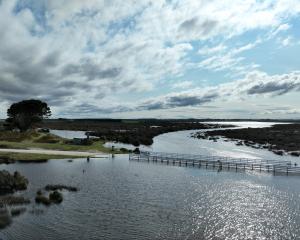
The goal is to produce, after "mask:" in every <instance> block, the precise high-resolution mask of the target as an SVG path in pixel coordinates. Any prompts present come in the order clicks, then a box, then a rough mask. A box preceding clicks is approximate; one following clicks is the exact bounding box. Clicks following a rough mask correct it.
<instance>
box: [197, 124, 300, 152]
mask: <svg viewBox="0 0 300 240" xmlns="http://www.w3.org/2000/svg"><path fill="white" fill-rule="evenodd" d="M299 133H300V124H275V125H274V126H271V127H264V128H249V127H248V128H238V129H223V130H213V131H206V132H197V133H195V134H194V135H193V136H192V137H194V138H198V139H205V140H211V141H214V142H217V141H218V140H219V139H223V141H226V142H228V141H232V142H235V143H236V145H237V146H248V147H252V148H255V149H266V150H269V151H271V152H273V153H274V154H277V155H280V156H283V155H291V156H295V157H300V134H299ZM224 138H225V139H224Z"/></svg>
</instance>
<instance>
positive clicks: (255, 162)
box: [129, 152, 300, 175]
mask: <svg viewBox="0 0 300 240" xmlns="http://www.w3.org/2000/svg"><path fill="white" fill-rule="evenodd" d="M129 160H136V161H148V162H150V161H152V162H161V163H167V164H173V165H175V164H178V165H179V166H182V165H185V166H188V165H189V166H193V167H199V168H200V167H205V168H208V167H210V168H215V169H218V170H223V169H236V170H238V169H243V170H256V171H266V172H272V173H273V174H287V175H289V174H299V175H300V167H297V166H294V165H292V164H291V161H281V160H265V159H249V158H231V157H221V156H205V155H192V154H177V153H162V152H140V153H139V154H135V153H132V154H130V155H129Z"/></svg>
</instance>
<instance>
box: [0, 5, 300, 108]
mask: <svg viewBox="0 0 300 240" xmlns="http://www.w3.org/2000/svg"><path fill="white" fill-rule="evenodd" d="M299 12H300V4H299V1H298V0H287V1H283V0H276V1H252V0H237V1H234V2H233V1H231V0H224V1H221V2H220V1H216V0H213V1H195V0H186V1H165V0H155V1H151V0H140V1H136V0H128V1H121V0H113V1H98V0H89V1H82V0H72V1H70V0H63V1H61V0H51V1H48V0H41V1H32V0H2V1H0V16H1V19H0V56H1V57H0V84H1V86H0V102H1V103H7V102H13V101H17V100H22V99H24V98H31V97H33V96H34V97H36V98H40V99H44V100H47V101H49V102H51V104H53V106H54V107H57V109H58V112H63V111H64V109H72V108H73V107H74V106H81V109H82V111H86V110H85V109H88V108H89V107H90V109H91V110H94V111H99V112H100V111H102V112H105V113H107V112H110V111H111V110H109V109H113V110H112V111H113V112H116V111H118V109H119V110H120V111H124V110H128V109H129V110H130V109H132V105H134V104H136V103H137V102H140V105H141V106H144V108H147V107H146V105H145V104H143V103H145V102H147V101H148V100H147V99H140V96H141V92H142V93H145V92H146V94H145V95H147V96H150V95H151V96H154V95H157V93H155V92H152V93H150V91H151V90H153V89H157V88H159V87H160V85H161V83H162V82H165V81H168V79H174V78H175V77H178V76H182V75H184V74H185V73H186V71H189V70H190V68H201V69H207V70H210V71H221V70H228V69H235V70H236V71H239V72H243V73H245V72H250V71H253V69H256V68H257V65H255V64H252V63H249V64H245V65H242V64H241V62H243V61H244V60H245V59H244V57H241V56H239V55H238V54H241V53H242V52H245V51H248V50H250V49H253V48H254V47H255V46H256V44H255V43H247V44H245V45H238V46H236V48H233V49H231V48H230V47H229V46H227V45H226V44H222V43H223V42H225V41H226V40H230V39H233V38H235V37H238V36H242V35H243V34H245V33H248V32H250V31H252V30H264V31H267V32H269V31H270V29H272V30H273V33H274V34H275V33H276V34H278V33H279V32H283V31H287V30H288V29H289V26H290V25H289V24H288V21H289V20H290V19H292V18H293V17H295V16H298V15H299ZM220 42H222V43H220ZM214 44H216V45H214ZM205 46H212V47H207V48H205ZM198 49H200V50H199V54H200V55H201V54H202V55H203V56H201V57H203V59H201V60H202V61H201V62H200V63H198V62H197V61H196V62H195V58H194V55H197V54H195V53H196V51H197V50H198ZM188 87H189V83H187V82H186V83H181V86H180V84H178V85H177V86H176V84H175V85H174V88H177V89H180V88H181V89H187V88H188ZM190 87H192V85H190ZM284 87H286V88H287V87H288V86H285V85H284V84H282V85H280V86H277V88H278V89H281V88H284ZM220 88H221V86H220V87H218V88H217V89H220ZM256 88H257V89H256ZM290 88H291V89H292V90H294V89H295V88H294V87H291V86H290ZM170 89H171V88H170ZM264 89H265V90H259V87H255V86H252V88H249V89H248V90H249V91H250V92H249V93H251V92H258V91H263V92H264V91H267V89H274V86H271V84H269V85H268V86H265V88H264ZM170 91H171V90H170ZM205 91H206V90H205V89H203V90H201V91H200V92H198V93H194V91H193V92H189V93H179V94H172V93H170V94H168V96H167V97H166V96H165V97H164V98H163V97H161V98H160V99H159V100H156V99H154V100H152V101H151V102H149V105H151V106H152V107H149V108H153V109H155V108H156V109H157V108H170V107H177V106H190V105H197V104H202V103H205V102H210V101H213V100H214V99H217V98H219V96H220V93H219V92H218V91H217V90H215V91H216V92H213V93H211V92H210V90H209V93H207V92H205ZM282 91H283V90H277V91H273V92H276V93H280V92H282ZM194 94H195V95H194ZM253 94H255V93H253ZM250 95H251V94H250ZM123 97H124V98H126V99H131V103H129V104H123V102H125V100H123ZM107 99H113V101H115V102H114V103H113V105H114V107H111V108H110V107H108V108H107V109H106V108H94V107H93V106H99V105H101V103H102V101H104V100H107ZM82 102H84V103H82ZM117 102H122V106H123V105H126V106H123V107H122V106H119V105H118V104H116V103H117ZM81 104H84V105H81ZM108 104H109V103H108ZM138 107H139V106H138ZM74 111H75V110H74Z"/></svg>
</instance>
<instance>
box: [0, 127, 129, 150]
mask: <svg viewBox="0 0 300 240" xmlns="http://www.w3.org/2000/svg"><path fill="white" fill-rule="evenodd" d="M104 143H105V142H104V141H101V140H93V141H92V143H91V144H90V145H74V144H71V143H69V142H68V140H67V139H64V138H61V137H58V136H55V135H52V134H49V133H39V132H36V131H28V132H25V133H18V132H9V131H1V132H0V148H15V149H33V148H37V149H47V150H63V151H98V152H103V153H111V152H112V151H111V149H110V148H106V147H104V146H103V144H104ZM114 153H124V152H122V151H119V150H117V149H116V150H115V151H114Z"/></svg>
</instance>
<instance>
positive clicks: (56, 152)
mask: <svg viewBox="0 0 300 240" xmlns="http://www.w3.org/2000/svg"><path fill="white" fill-rule="evenodd" d="M0 153H24V154H29V153H30V154H44V155H61V156H77V157H91V156H96V155H107V154H105V153H104V152H88V151H62V150H48V149H16V148H6V149H0Z"/></svg>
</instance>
